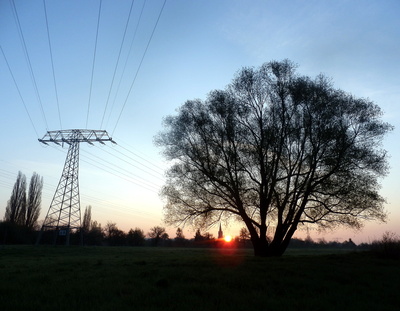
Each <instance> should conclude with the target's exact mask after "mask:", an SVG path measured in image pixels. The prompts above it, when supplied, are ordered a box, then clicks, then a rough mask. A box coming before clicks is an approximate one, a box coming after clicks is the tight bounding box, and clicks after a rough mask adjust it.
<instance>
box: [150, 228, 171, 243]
mask: <svg viewBox="0 0 400 311" xmlns="http://www.w3.org/2000/svg"><path fill="white" fill-rule="evenodd" d="M147 235H148V236H149V238H151V239H152V240H153V244H154V245H155V246H157V245H158V244H159V242H160V240H162V239H168V234H167V233H166V232H165V228H164V227H160V226H155V227H153V228H151V229H150V232H149V233H147Z"/></svg>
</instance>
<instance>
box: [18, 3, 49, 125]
mask: <svg viewBox="0 0 400 311" xmlns="http://www.w3.org/2000/svg"><path fill="white" fill-rule="evenodd" d="M10 2H11V4H12V8H13V14H14V20H15V23H16V24H17V28H18V34H19V37H20V40H21V42H22V46H23V50H24V54H25V58H26V60H27V63H28V69H29V73H30V75H31V80H32V83H33V86H34V89H35V92H36V97H37V99H38V102H39V104H40V109H41V112H42V117H43V120H44V122H45V124H46V130H48V125H47V119H46V115H45V113H44V109H43V105H42V100H41V98H40V95H39V89H38V86H37V84H36V79H35V75H34V73H33V69H32V64H31V60H30V58H29V53H28V49H27V47H26V43H25V38H24V34H23V32H22V27H21V23H20V22H19V18H18V12H17V8H16V7H15V3H14V0H10Z"/></svg>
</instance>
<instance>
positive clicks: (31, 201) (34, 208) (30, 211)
mask: <svg viewBox="0 0 400 311" xmlns="http://www.w3.org/2000/svg"><path fill="white" fill-rule="evenodd" d="M42 189H43V178H42V177H40V176H39V175H38V174H37V173H36V172H34V173H33V175H32V177H31V180H30V183H29V191H28V199H27V204H26V218H25V226H26V227H28V228H30V229H33V228H35V227H36V226H37V220H38V218H39V215H40V205H41V203H42Z"/></svg>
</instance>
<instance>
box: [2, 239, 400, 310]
mask: <svg viewBox="0 0 400 311" xmlns="http://www.w3.org/2000/svg"><path fill="white" fill-rule="evenodd" d="M399 281H400V261H399V260H390V259H382V258H378V257H375V256H374V255H372V254H370V253H367V252H343V251H342V252H341V253H337V251H334V252H330V251H329V250H324V251H323V252H316V251H314V250H312V251H311V250H310V251H307V250H302V251H295V250H289V251H288V252H287V254H285V255H284V256H283V257H281V258H256V257H254V256H253V254H252V251H251V250H235V249H187V248H151V247H137V248H133V247H49V246H47V247H46V246H41V247H33V246H0V310H2V311H7V310H10V311H11V310H177V311H179V310H190V311H195V310H398V307H399V306H400V298H399V290H400V283H399Z"/></svg>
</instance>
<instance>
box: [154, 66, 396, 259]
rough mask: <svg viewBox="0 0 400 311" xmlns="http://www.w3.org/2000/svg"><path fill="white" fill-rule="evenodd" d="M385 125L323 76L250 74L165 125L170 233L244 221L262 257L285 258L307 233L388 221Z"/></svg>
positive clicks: (371, 108)
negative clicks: (296, 238) (173, 227)
mask: <svg viewBox="0 0 400 311" xmlns="http://www.w3.org/2000/svg"><path fill="white" fill-rule="evenodd" d="M381 115H382V112H381V110H380V108H379V107H378V106H377V105H375V104H374V103H372V102H371V101H369V100H367V99H363V98H356V97H354V96H352V95H350V94H348V93H345V92H343V91H341V90H338V89H335V88H334V87H333V86H332V83H331V82H330V81H329V80H328V79H327V78H325V77H324V76H322V75H320V76H317V77H316V78H315V79H311V78H309V77H304V76H300V75H297V74H296V73H295V65H294V64H293V63H291V62H290V61H288V60H285V61H282V62H270V63H266V64H264V65H262V66H261V67H260V68H258V69H254V68H243V69H242V70H240V71H239V72H238V74H237V75H236V77H235V78H234V79H233V81H232V83H231V84H230V85H228V87H227V88H226V90H216V91H212V92H211V93H210V94H209V96H208V98H207V100H205V101H201V100H189V101H187V102H186V103H185V104H184V105H182V107H180V109H179V111H178V114H177V115H176V116H169V117H167V118H166V119H165V131H164V132H162V133H160V134H159V136H158V137H157V138H156V143H157V144H158V145H159V146H161V147H163V148H164V154H165V156H166V157H167V159H168V160H171V161H172V163H173V164H172V166H171V168H170V169H169V170H168V172H167V182H166V185H165V186H164V188H163V190H162V195H163V196H164V197H165V198H166V199H167V203H166V205H165V212H166V213H165V220H166V223H167V224H182V223H189V224H191V225H192V226H193V227H197V228H198V227H208V226H210V225H213V224H215V223H216V222H219V221H220V220H221V219H228V218H230V217H234V218H235V219H240V220H241V221H242V222H243V223H244V225H245V226H246V228H247V230H248V231H249V233H250V237H251V241H252V244H253V247H254V252H255V255H257V256H280V255H282V254H283V253H284V251H285V250H286V248H287V246H288V244H289V242H290V239H291V238H292V236H293V234H294V233H295V231H296V230H297V228H298V227H299V226H300V225H302V224H317V225H318V226H320V227H322V228H334V227H335V226H338V225H346V226H350V227H353V228H359V227H360V226H362V223H363V220H366V219H368V220H385V217H386V213H385V211H384V209H383V203H384V200H383V198H382V197H381V196H380V195H379V192H378V190H379V182H378V179H379V178H380V177H382V176H384V175H385V174H386V173H387V159H386V158H387V157H386V152H385V151H383V150H382V149H381V148H380V146H381V142H382V139H383V137H384V135H385V134H386V133H387V132H388V131H390V130H391V126H390V125H388V124H386V123H384V122H382V121H381ZM268 226H273V227H274V229H275V231H274V235H273V237H272V238H271V241H269V240H268V238H267V230H268Z"/></svg>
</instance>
